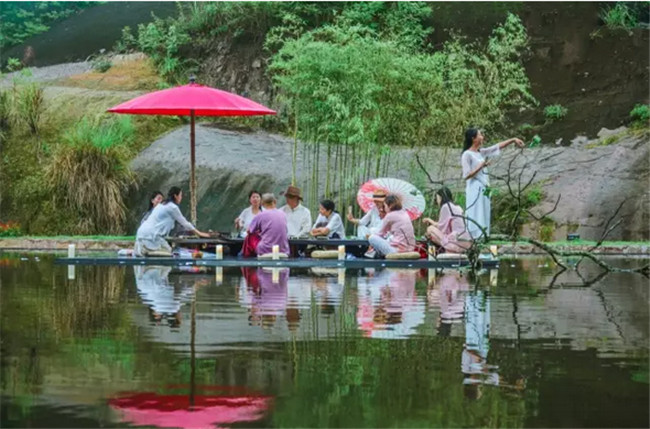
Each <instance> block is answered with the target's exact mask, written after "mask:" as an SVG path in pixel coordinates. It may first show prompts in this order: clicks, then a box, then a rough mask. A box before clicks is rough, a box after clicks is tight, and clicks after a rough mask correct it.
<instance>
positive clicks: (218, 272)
mask: <svg viewBox="0 0 650 429" xmlns="http://www.w3.org/2000/svg"><path fill="white" fill-rule="evenodd" d="M214 274H215V280H216V281H217V284H218V285H220V284H221V283H223V268H222V267H217V268H216V270H215V273H214Z"/></svg>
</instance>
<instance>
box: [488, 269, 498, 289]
mask: <svg viewBox="0 0 650 429" xmlns="http://www.w3.org/2000/svg"><path fill="white" fill-rule="evenodd" d="M498 278H499V270H497V269H495V268H493V269H491V270H490V286H496V285H497V279H498Z"/></svg>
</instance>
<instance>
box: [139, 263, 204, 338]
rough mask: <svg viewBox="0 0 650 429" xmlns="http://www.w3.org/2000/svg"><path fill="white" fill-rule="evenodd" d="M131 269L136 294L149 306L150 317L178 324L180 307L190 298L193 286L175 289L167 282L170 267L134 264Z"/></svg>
mask: <svg viewBox="0 0 650 429" xmlns="http://www.w3.org/2000/svg"><path fill="white" fill-rule="evenodd" d="M133 271H134V274H135V284H136V287H137V289H138V295H139V296H140V298H141V299H142V302H143V303H144V304H146V305H148V306H149V308H150V310H151V316H152V318H153V319H154V320H155V321H157V322H159V321H160V320H162V319H163V318H167V319H168V320H169V322H170V324H171V325H172V326H178V325H179V324H180V321H181V319H180V310H181V307H182V305H183V304H184V303H186V302H189V301H190V300H191V299H192V296H193V294H194V291H193V288H192V287H183V288H182V289H181V290H180V291H176V290H175V288H174V286H172V285H171V284H170V283H169V273H170V271H171V267H162V266H154V265H148V266H134V267H133Z"/></svg>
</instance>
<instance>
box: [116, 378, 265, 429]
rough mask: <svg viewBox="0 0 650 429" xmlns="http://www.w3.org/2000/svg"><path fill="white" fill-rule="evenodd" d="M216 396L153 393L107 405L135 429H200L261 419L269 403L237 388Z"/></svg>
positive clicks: (127, 395) (128, 396)
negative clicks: (140, 428) (154, 428)
mask: <svg viewBox="0 0 650 429" xmlns="http://www.w3.org/2000/svg"><path fill="white" fill-rule="evenodd" d="M209 387H212V386H209ZM209 387H208V388H209ZM218 390H221V389H218ZM228 390H238V391H230V392H229V391H228ZM219 393H221V394H219V395H196V396H193V397H192V398H190V397H189V396H186V395H159V394H157V393H154V392H140V393H124V394H121V395H119V396H117V397H115V398H112V399H111V400H109V404H110V406H111V408H113V409H114V410H115V411H117V412H118V414H119V415H120V420H121V421H123V422H126V423H130V424H132V425H135V426H157V427H162V428H184V429H201V428H214V427H215V426H217V427H219V426H222V425H228V426H230V425H232V424H233V423H241V422H254V421H257V420H259V419H261V418H262V417H264V415H265V413H266V411H267V410H268V408H269V406H270V405H271V400H272V398H271V397H269V396H262V395H256V394H252V395H251V394H250V393H247V392H245V390H244V389H237V388H235V389H232V388H228V387H226V391H225V392H219ZM224 393H225V394H224Z"/></svg>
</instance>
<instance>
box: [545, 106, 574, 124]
mask: <svg viewBox="0 0 650 429" xmlns="http://www.w3.org/2000/svg"><path fill="white" fill-rule="evenodd" d="M567 113H569V109H567V108H566V107H564V106H562V105H561V104H551V105H550V106H546V107H545V108H544V116H545V117H546V119H547V120H550V121H556V120H559V119H562V118H564V117H565V116H566V115H567Z"/></svg>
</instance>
